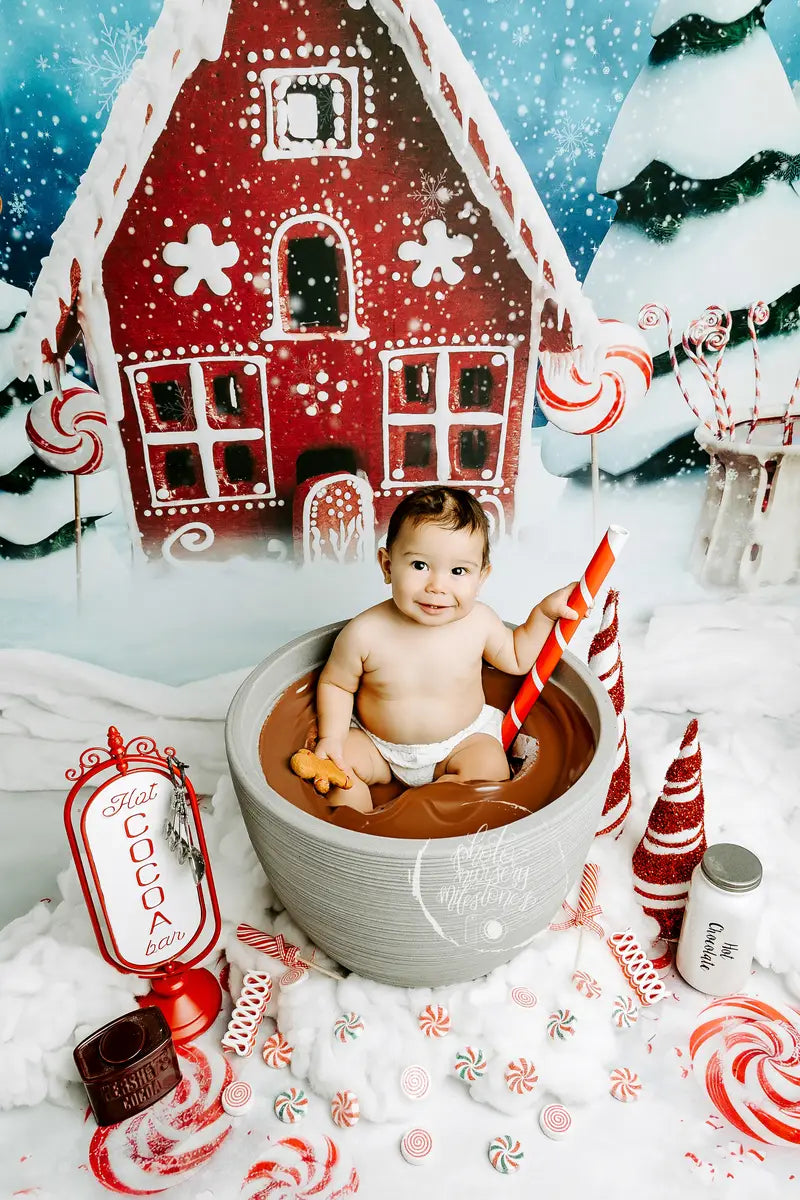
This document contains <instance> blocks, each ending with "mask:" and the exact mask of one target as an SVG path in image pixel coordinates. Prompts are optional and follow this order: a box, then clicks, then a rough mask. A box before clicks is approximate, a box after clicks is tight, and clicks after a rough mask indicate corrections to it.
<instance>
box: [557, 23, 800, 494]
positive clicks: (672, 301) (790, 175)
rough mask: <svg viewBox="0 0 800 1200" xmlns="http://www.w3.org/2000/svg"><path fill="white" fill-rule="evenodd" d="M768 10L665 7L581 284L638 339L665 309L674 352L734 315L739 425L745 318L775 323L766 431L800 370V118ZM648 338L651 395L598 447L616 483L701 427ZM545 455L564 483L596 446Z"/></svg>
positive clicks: (607, 171) (694, 381)
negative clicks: (761, 311) (603, 228)
mask: <svg viewBox="0 0 800 1200" xmlns="http://www.w3.org/2000/svg"><path fill="white" fill-rule="evenodd" d="M769 3H770V0H761V3H758V4H755V5H754V4H753V0H661V3H660V4H659V5H658V8H657V10H656V13H655V16H654V18H653V23H652V27H651V33H652V35H653V37H654V39H655V44H654V46H653V48H652V50H651V52H650V57H649V59H648V62H647V64H646V65H645V67H644V68H643V70H642V71H641V73H640V74H639V76H638V78H637V79H636V81H635V83H634V85H633V87H632V88H631V90H630V92H629V93H628V95H627V97H626V99H625V101H624V103H623V105H622V108H621V109H620V112H619V115H618V117H617V120H616V123H615V125H614V128H613V129H612V131H611V136H610V137H609V141H608V145H607V147H606V150H605V154H604V155H603V159H602V162H601V164H600V169H599V172H598V176H597V187H598V191H599V192H602V193H603V194H604V195H606V196H608V197H609V198H611V199H614V200H616V202H617V211H616V215H615V218H614V221H613V224H612V225H611V227H610V228H609V230H608V233H607V234H606V236H605V238H604V240H603V242H602V243H601V245H600V247H599V248H598V251H597V254H596V255H595V258H594V260H593V262H592V265H591V267H590V269H589V273H588V275H587V278H586V283H585V291H586V294H587V295H588V296H589V297H590V298H591V300H592V301H593V303H594V305H595V307H596V309H597V312H598V314H599V315H600V316H609V317H618V318H620V319H621V320H623V321H627V322H629V323H630V324H632V325H635V324H636V323H637V319H638V314H639V310H640V308H641V307H642V305H643V304H646V303H648V302H650V301H656V302H658V303H660V304H663V305H665V306H666V307H667V308H668V309H669V312H670V314H671V317H672V323H673V328H674V330H675V340H676V343H678V344H679V343H680V336H681V334H682V332H683V331H684V329H685V328H686V326H687V325H688V323H689V321H691V320H692V319H693V318H695V317H698V316H700V314H701V313H702V312H703V310H704V309H705V308H706V307H707V306H708V305H710V304H717V305H720V306H721V307H722V308H723V309H725V310H726V311H730V312H731V315H732V321H733V324H732V331H731V340H730V345H729V348H728V350H727V352H726V355H725V360H724V365H723V367H722V378H723V382H725V384H726V385H727V387H728V392H729V398H730V399H731V401H732V404H733V409H734V416H735V417H736V419H737V420H741V419H744V418H746V417H749V416H750V410H751V406H752V403H753V398H754V373H753V361H752V352H751V347H750V343H749V339H748V328H747V310H748V306H749V305H750V304H752V303H754V302H755V301H758V300H763V301H765V302H766V303H767V304H768V305H769V307H770V318H769V321H768V322H767V324H766V325H764V326H762V327H761V329H760V330H759V346H760V348H761V371H762V406H761V409H762V415H769V414H773V413H779V412H782V411H783V407H784V405H785V403H786V401H787V400H788V398H789V395H790V393H791V390H792V384H793V382H794V379H795V376H796V374H797V369H798V366H800V318H799V317H798V305H800V186H799V185H798V180H800V111H798V107H797V102H796V99H795V97H794V96H793V94H792V89H791V86H790V84H789V81H788V79H787V77H786V74H785V72H784V70H783V67H782V66H781V62H780V59H779V58H778V55H777V53H776V51H775V48H774V46H773V44H772V42H771V40H770V37H769V34H768V33H767V30H766V27H765V17H764V14H765V10H766V8H767V6H768V4H769ZM647 336H648V340H649V342H650V347H651V352H652V353H653V356H654V359H655V379H654V382H653V386H652V388H651V391H650V393H649V395H648V396H647V397H646V398H645V400H644V401H643V402H642V403H641V404H640V405H639V406H638V408H637V409H635V410H633V411H631V412H630V413H629V414H627V415H626V416H625V417H624V418H623V420H622V421H621V422H620V423H619V424H618V425H617V426H615V427H614V428H613V429H610V430H609V431H608V432H606V433H602V434H599V435H598V439H597V444H598V453H599V459H600V465H601V466H602V467H603V468H604V469H605V470H607V471H609V472H611V473H613V474H621V473H622V472H624V471H627V470H629V469H631V468H633V467H636V466H637V465H638V464H641V463H643V462H644V461H645V460H647V459H649V458H650V457H651V456H653V455H655V454H657V453H658V452H659V451H661V450H663V449H664V448H665V447H669V446H671V445H673V443H675V442H676V441H677V440H678V439H680V438H681V437H682V436H684V435H686V434H687V433H689V432H690V431H691V430H693V429H694V427H695V425H696V421H695V419H694V417H693V416H692V414H691V413H690V411H689V409H688V407H687V405H686V403H685V401H684V400H683V398H682V396H681V394H680V391H679V389H678V386H677V384H676V382H675V380H674V377H673V375H672V373H671V370H670V364H669V358H668V355H667V353H666V349H665V347H666V336H665V330H664V327H663V325H661V326H660V327H659V328H657V329H654V330H651V331H648V334H647ZM679 357H680V358H683V352H682V351H680V353H679ZM683 374H684V379H685V380H686V382H687V383H688V384H689V390H690V392H691V394H692V397H693V399H694V400H695V402H699V406H700V409H701V411H703V412H709V413H710V412H712V405H711V402H710V399H709V397H708V393H707V391H706V389H705V386H704V385H703V383H702V381H701V379H700V377H699V375H698V373H697V371H696V370H695V369H694V367H692V366H691V364H686V363H685V362H684V366H683ZM542 450H543V454H542V457H543V460H544V463H545V465H546V466H547V468H548V469H549V470H551V471H553V472H555V473H557V474H562V475H564V474H569V473H571V472H572V471H574V470H576V469H578V468H580V467H583V466H584V465H585V464H586V462H587V460H588V457H589V439H588V438H580V437H575V436H572V435H569V434H564V433H561V432H560V431H559V430H557V429H555V428H554V427H553V426H549V427H548V428H547V430H546V431H545V434H544V439H543V448H542ZM659 457H660V459H662V460H665V459H666V458H667V457H668V455H661V456H659Z"/></svg>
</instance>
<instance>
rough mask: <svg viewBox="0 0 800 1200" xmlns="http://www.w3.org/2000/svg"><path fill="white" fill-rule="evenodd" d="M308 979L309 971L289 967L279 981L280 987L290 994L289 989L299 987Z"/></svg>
mask: <svg viewBox="0 0 800 1200" xmlns="http://www.w3.org/2000/svg"><path fill="white" fill-rule="evenodd" d="M307 979H308V971H306V970H304V969H303V968H302V967H289V968H288V969H287V970H286V971H284V972H283V974H282V975H281V976H280V978H279V979H278V987H279V988H280V989H281V991H282V992H288V990H289V988H293V987H297V986H298V985H299V984H301V983H305V981H306V980H307Z"/></svg>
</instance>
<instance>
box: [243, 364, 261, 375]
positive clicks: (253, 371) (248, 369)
mask: <svg viewBox="0 0 800 1200" xmlns="http://www.w3.org/2000/svg"><path fill="white" fill-rule="evenodd" d="M242 370H243V371H244V374H245V375H257V374H258V367H257V366H256V364H255V363H245V364H244V367H243V368H242Z"/></svg>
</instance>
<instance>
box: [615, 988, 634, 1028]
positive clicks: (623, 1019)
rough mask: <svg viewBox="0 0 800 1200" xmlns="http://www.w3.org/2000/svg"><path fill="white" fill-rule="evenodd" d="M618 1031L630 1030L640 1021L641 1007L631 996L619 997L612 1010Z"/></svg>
mask: <svg viewBox="0 0 800 1200" xmlns="http://www.w3.org/2000/svg"><path fill="white" fill-rule="evenodd" d="M611 1020H612V1021H613V1022H614V1024H615V1025H616V1027H617V1029H630V1027H631V1026H632V1025H635V1024H636V1022H637V1021H638V1020H639V1005H638V1004H637V1003H636V1001H635V1000H633V999H632V998H631V997H630V996H617V997H616V999H615V1000H614V1004H613V1007H612V1009H611Z"/></svg>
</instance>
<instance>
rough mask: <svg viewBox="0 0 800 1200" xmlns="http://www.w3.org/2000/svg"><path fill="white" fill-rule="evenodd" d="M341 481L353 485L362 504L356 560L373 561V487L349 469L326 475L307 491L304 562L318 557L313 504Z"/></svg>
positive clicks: (304, 519)
mask: <svg viewBox="0 0 800 1200" xmlns="http://www.w3.org/2000/svg"><path fill="white" fill-rule="evenodd" d="M340 482H341V483H347V484H348V485H349V486H351V487H352V489H353V491H354V492H355V493H356V494H357V496H358V499H359V502H360V505H361V511H360V514H358V515H360V518H361V528H360V529H358V515H357V516H356V528H357V530H358V533H359V535H360V536H359V539H358V550H357V554H356V561H357V562H371V561H372V559H373V558H374V557H375V509H374V506H373V502H372V488H371V487H370V485H369V482H368V481H366V480H364V479H362V478H361V477H360V476H359V475H351V474H350V472H349V471H345V472H343V473H341V474H339V475H326V476H325V478H324V479H320V480H319V481H318V483H316V484H314V486H313V487H311V488H309V490H308V492H307V493H306V496H305V499H304V501H303V562H305V563H310V562H313V561H314V560H315V559H316V558H317V557H318V555H317V554H315V549H316V547H315V546H313V545H312V537H311V506H312V504H313V503H314V500H315V499H317V497H318V495H319V493H320V492H321V491H324V490H325V489H326V488H328V487H330V486H331V485H332V484H334V483H340Z"/></svg>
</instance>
